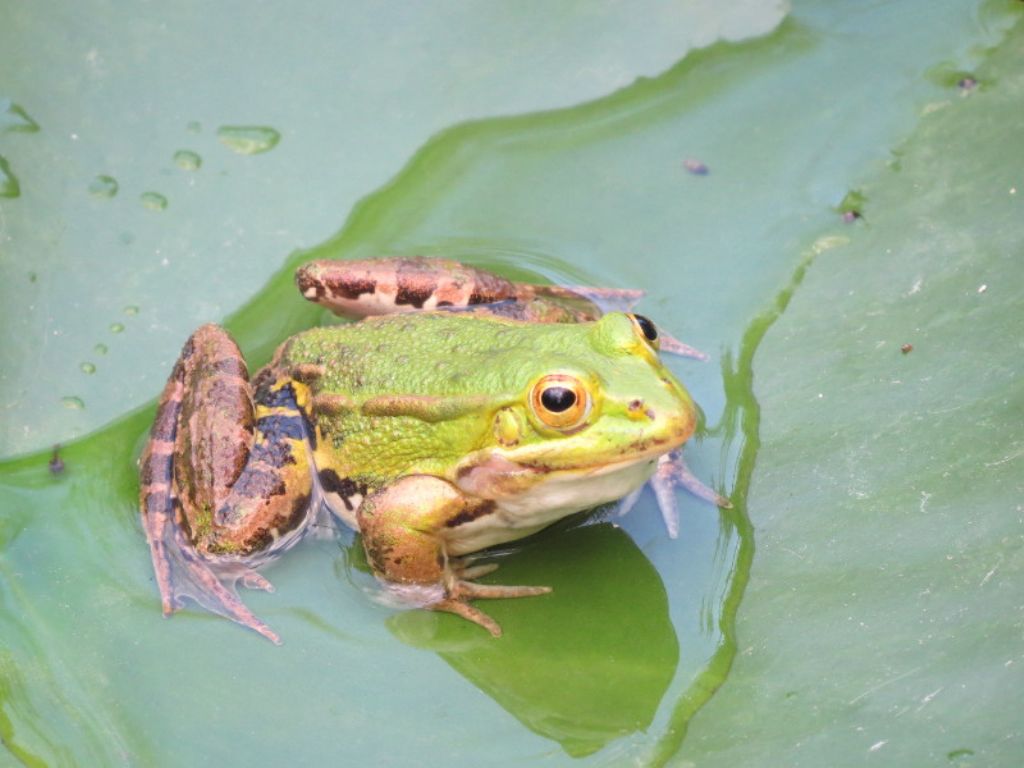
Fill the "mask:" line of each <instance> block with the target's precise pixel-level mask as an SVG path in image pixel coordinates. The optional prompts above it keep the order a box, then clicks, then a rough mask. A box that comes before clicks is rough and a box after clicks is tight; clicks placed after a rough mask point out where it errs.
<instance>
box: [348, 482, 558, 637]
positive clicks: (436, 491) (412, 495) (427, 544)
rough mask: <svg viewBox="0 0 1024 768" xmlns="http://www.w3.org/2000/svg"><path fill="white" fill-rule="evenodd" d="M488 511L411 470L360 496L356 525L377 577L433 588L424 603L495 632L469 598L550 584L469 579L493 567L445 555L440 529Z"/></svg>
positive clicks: (538, 590) (540, 590)
mask: <svg viewBox="0 0 1024 768" xmlns="http://www.w3.org/2000/svg"><path fill="white" fill-rule="evenodd" d="M491 510H492V508H491V507H490V506H488V505H487V503H486V502H480V501H475V500H470V499H467V498H466V497H465V496H464V495H463V494H462V493H460V492H459V491H458V490H457V489H456V488H454V487H453V486H452V485H451V484H450V483H447V482H445V481H444V480H441V479H439V478H436V477H430V476H427V475H410V476H408V477H403V478H402V479H401V480H398V481H397V482H395V483H393V484H391V485H390V486H387V487H385V488H383V489H381V490H380V491H377V492H376V493H374V494H372V495H371V496H369V497H368V498H367V499H365V500H364V501H363V503H362V505H361V506H360V507H359V512H358V514H359V530H360V532H361V533H362V536H363V547H364V548H365V550H366V556H367V559H368V560H369V562H370V565H371V566H372V568H373V572H374V574H375V575H377V576H378V577H379V578H380V579H382V580H383V581H385V582H386V583H388V584H394V585H398V587H399V588H400V587H401V585H415V586H426V587H431V586H434V587H437V590H436V594H434V595H433V596H431V597H430V598H428V602H427V603H426V604H425V605H424V606H423V607H425V608H429V609H430V610H433V611H447V612H449V613H454V614H457V615H458V616H461V617H463V618H464V619H468V620H469V621H472V622H474V623H476V624H479V625H480V626H481V627H483V628H484V629H486V630H487V631H488V632H490V633H491V634H492V635H493V636H494V637H500V636H501V627H500V626H498V623H497V622H496V621H494V619H492V618H491V617H490V616H488V615H487V614H486V613H484V612H483V611H481V610H480V609H479V608H476V607H475V606H472V605H470V604H469V601H470V600H475V599H478V598H503V597H529V596H533V595H543V594H546V593H548V592H550V591H551V588H550V587H505V586H495V585H490V584H475V583H473V582H472V581H471V580H470V579H473V578H477V577H479V576H483V575H484V574H487V573H490V572H491V571H493V570H494V567H492V566H489V565H477V566H472V565H469V562H468V561H467V562H463V561H461V560H459V559H450V558H449V557H448V553H447V546H446V541H445V532H446V531H450V530H452V529H453V528H455V527H457V526H459V525H461V524H465V523H467V522H469V521H472V520H474V519H477V518H478V517H480V516H481V515H484V514H490V513H491Z"/></svg>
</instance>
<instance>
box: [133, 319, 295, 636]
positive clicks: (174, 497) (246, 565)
mask: <svg viewBox="0 0 1024 768" xmlns="http://www.w3.org/2000/svg"><path fill="white" fill-rule="evenodd" d="M290 386H291V385H287V386H286V387H279V388H274V387H273V386H270V385H269V384H268V386H265V387H263V388H262V398H263V400H266V401H267V403H263V402H260V398H259V397H257V403H256V406H255V408H254V406H253V402H252V401H253V397H254V393H253V391H252V388H251V387H250V385H249V382H248V374H247V372H246V368H245V363H244V361H243V360H242V357H241V353H240V352H239V351H238V348H237V346H236V345H235V344H234V342H233V341H232V340H231V338H230V337H229V336H228V335H227V333H226V332H225V331H223V330H222V329H221V328H218V327H217V326H212V325H208V326H203V327H202V328H200V329H199V330H198V331H196V332H195V333H194V334H193V335H192V337H191V338H190V339H189V341H188V342H187V343H186V344H185V347H184V349H183V350H182V353H181V357H180V358H179V360H178V363H177V364H176V365H175V368H174V371H173V372H172V374H171V378H170V380H169V381H168V384H167V387H166V388H165V389H164V393H163V396H162V397H161V399H160V405H159V407H158V409H157V417H156V421H155V423H154V425H153V430H152V432H151V436H150V441H149V444H148V445H147V447H146V450H145V452H144V453H143V456H142V460H141V474H142V492H141V496H142V519H143V526H144V527H145V529H146V535H147V538H148V540H149V544H150V551H151V554H152V558H153V566H154V570H155V572H156V575H157V583H158V585H159V587H160V593H161V597H162V600H163V607H164V613H165V614H170V613H172V612H173V611H175V610H177V609H178V608H180V607H181V605H182V602H183V598H185V597H189V598H192V599H193V600H195V601H196V602H198V603H199V604H200V605H202V606H203V607H205V608H207V609H208V610H210V611H213V612H215V613H219V614H221V615H223V616H226V617H228V618H230V619H232V620H233V621H236V622H238V623H240V624H243V625H244V626H247V627H249V628H251V629H253V630H255V631H257V632H259V633H260V634H262V635H263V636H264V637H267V638H268V639H270V640H272V641H273V642H275V643H276V642H280V641H279V638H278V637H277V635H276V634H275V633H274V632H273V631H272V630H270V629H269V627H267V626H266V624H264V623H263V622H262V621H260V620H259V619H258V618H256V616H255V615H253V613H252V612H251V611H249V609H248V608H246V606H245V605H244V604H243V603H242V601H241V600H240V599H239V597H238V595H237V593H236V592H235V587H234V584H235V583H236V582H237V581H241V582H242V583H243V584H244V585H245V586H247V587H252V588H257V589H265V590H269V589H271V586H270V583H269V582H268V581H267V580H266V579H265V578H263V577H262V576H260V575H259V574H258V573H256V572H255V571H254V570H253V568H254V567H255V566H256V565H258V564H259V563H260V562H262V561H264V560H266V559H268V558H269V557H270V556H271V555H273V554H274V553H275V552H276V551H279V550H280V549H283V548H284V547H285V546H287V545H289V544H290V543H292V542H293V541H294V540H296V539H297V535H296V532H301V524H302V523H303V522H304V520H305V516H306V512H307V508H308V506H309V497H310V489H311V484H312V481H311V479H310V472H309V462H308V453H307V449H306V443H305V439H306V436H305V427H304V423H305V422H304V420H303V418H302V415H301V413H299V412H298V409H297V406H296V404H295V398H294V392H292V391H291V390H290V389H289V388H288V387H290Z"/></svg>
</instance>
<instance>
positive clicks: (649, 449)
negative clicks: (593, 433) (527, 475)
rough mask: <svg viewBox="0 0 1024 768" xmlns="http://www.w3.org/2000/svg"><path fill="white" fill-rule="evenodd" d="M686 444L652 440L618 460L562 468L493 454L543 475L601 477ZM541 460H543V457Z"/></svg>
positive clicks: (679, 440)
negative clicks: (563, 474)
mask: <svg viewBox="0 0 1024 768" xmlns="http://www.w3.org/2000/svg"><path fill="white" fill-rule="evenodd" d="M685 442H686V438H685V437H683V438H679V437H666V438H660V439H659V438H650V439H648V440H644V441H643V442H641V443H636V444H634V445H631V446H630V448H629V450H628V451H626V452H624V454H623V458H621V459H618V460H615V459H612V460H609V461H603V462H595V463H586V464H565V465H562V466H557V465H545V464H542V463H540V462H539V461H537V460H534V461H530V460H529V459H528V458H527V459H525V460H523V459H517V458H516V456H515V453H514V452H509V453H505V452H500V453H499V452H493V453H492V456H493V455H498V456H500V457H501V459H503V460H505V461H507V462H509V463H510V464H514V465H516V466H518V467H520V468H521V469H523V470H525V471H528V472H534V473H543V474H555V473H557V474H562V473H571V474H578V475H588V476H593V477H600V476H601V475H604V474H608V473H611V472H615V471H618V470H620V469H623V468H625V467H629V466H632V465H634V464H641V463H643V462H645V461H653V460H656V459H657V458H658V457H659V456H664V455H665V454H666V453H668V452H669V451H674V450H675V449H676V448H679V447H680V446H681V445H683V444H684V443H685ZM540 458H541V459H543V455H541V457H540Z"/></svg>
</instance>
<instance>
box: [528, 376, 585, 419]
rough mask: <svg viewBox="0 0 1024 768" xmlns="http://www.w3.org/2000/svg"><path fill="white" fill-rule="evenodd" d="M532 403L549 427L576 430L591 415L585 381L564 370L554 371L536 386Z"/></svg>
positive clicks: (540, 417)
mask: <svg viewBox="0 0 1024 768" xmlns="http://www.w3.org/2000/svg"><path fill="white" fill-rule="evenodd" d="M530 406H531V408H532V410H533V413H534V415H535V416H536V417H537V418H538V419H539V420H540V421H541V422H542V423H543V424H544V425H545V426H548V427H554V428H555V429H558V430H562V431H568V430H572V429H576V428H577V427H579V426H580V425H581V424H583V422H584V421H586V419H587V416H589V415H590V408H591V397H590V392H589V391H588V390H587V388H586V386H585V385H584V384H583V382H582V381H580V380H579V379H577V378H576V377H575V376H570V375H569V374H565V373H553V374H549V375H547V376H545V377H543V378H542V379H541V380H540V381H538V382H537V383H536V384H534V385H533V391H532V392H531V394H530Z"/></svg>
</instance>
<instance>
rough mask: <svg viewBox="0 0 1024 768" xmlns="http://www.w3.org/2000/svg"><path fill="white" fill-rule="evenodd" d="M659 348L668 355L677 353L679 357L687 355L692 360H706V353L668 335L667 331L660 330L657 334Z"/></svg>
mask: <svg viewBox="0 0 1024 768" xmlns="http://www.w3.org/2000/svg"><path fill="white" fill-rule="evenodd" d="M658 346H659V349H661V351H662V352H668V353H669V354H670V355H679V356H680V357H689V358H692V359H694V360H700V361H701V362H706V361H707V359H708V355H707V353H706V352H701V351H700V350H699V349H697V348H695V347H691V346H690V345H689V344H686V343H684V342H682V341H680V340H679V339H677V338H675V337H674V336H669V335H668V334H667V333H664V332H662V333H661V335H660V336H659V345H658Z"/></svg>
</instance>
